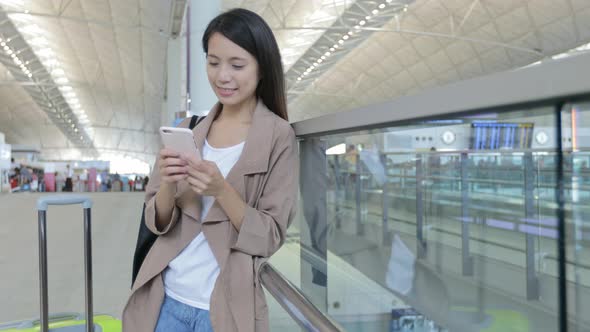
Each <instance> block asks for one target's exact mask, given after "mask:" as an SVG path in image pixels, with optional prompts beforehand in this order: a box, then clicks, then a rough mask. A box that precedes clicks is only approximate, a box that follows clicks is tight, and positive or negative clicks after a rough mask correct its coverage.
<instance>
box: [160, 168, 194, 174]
mask: <svg viewBox="0 0 590 332" xmlns="http://www.w3.org/2000/svg"><path fill="white" fill-rule="evenodd" d="M162 172H163V173H164V174H165V176H168V175H173V174H183V175H187V173H188V170H187V168H186V167H184V166H180V167H175V166H168V167H164V168H163V169H162Z"/></svg>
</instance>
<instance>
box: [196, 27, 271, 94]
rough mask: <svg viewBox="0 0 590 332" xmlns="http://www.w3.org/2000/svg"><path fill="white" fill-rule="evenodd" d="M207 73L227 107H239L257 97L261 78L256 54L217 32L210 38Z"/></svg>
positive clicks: (216, 92)
mask: <svg viewBox="0 0 590 332" xmlns="http://www.w3.org/2000/svg"><path fill="white" fill-rule="evenodd" d="M207 76H208V78H209V84H211V88H212V89H213V91H215V95H217V98H219V101H220V102H221V103H222V104H223V105H226V106H239V105H240V104H242V103H243V102H244V101H247V100H249V99H250V98H253V97H254V96H255V94H256V87H257V86H258V82H259V81H260V78H259V69H258V61H256V59H255V58H254V56H252V54H250V53H248V51H246V50H245V49H243V48H241V47H240V46H238V45H237V44H235V43H234V42H232V41H231V40H229V39H228V38H226V37H225V36H223V35H222V34H220V33H217V32H216V33H214V34H213V35H211V38H209V50H208V53H207Z"/></svg>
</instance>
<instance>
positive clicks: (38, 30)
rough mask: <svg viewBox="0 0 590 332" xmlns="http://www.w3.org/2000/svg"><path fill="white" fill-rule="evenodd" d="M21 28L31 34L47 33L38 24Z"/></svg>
mask: <svg viewBox="0 0 590 332" xmlns="http://www.w3.org/2000/svg"><path fill="white" fill-rule="evenodd" d="M19 30H20V31H21V32H24V33H27V34H30V35H43V34H44V33H45V31H43V30H41V28H39V26H38V25H36V24H31V25H27V26H26V27H23V28H20V29H19Z"/></svg>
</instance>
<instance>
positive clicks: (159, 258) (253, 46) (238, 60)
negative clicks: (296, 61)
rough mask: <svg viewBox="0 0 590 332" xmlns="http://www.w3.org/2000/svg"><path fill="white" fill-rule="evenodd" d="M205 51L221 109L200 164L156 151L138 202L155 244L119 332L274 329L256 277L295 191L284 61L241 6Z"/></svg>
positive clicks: (275, 244)
mask: <svg viewBox="0 0 590 332" xmlns="http://www.w3.org/2000/svg"><path fill="white" fill-rule="evenodd" d="M202 43H203V49H204V51H205V55H206V61H207V64H206V67H207V76H208V79H209V83H210V85H211V88H212V89H213V91H214V93H215V95H216V96H217V99H218V101H219V102H218V103H217V104H216V105H215V106H214V107H213V109H212V110H211V111H210V112H209V113H208V115H207V116H206V118H205V119H203V120H202V121H201V122H200V123H199V124H198V125H197V126H196V127H195V128H194V130H193V133H194V135H195V142H196V143H197V147H198V148H199V150H200V151H201V152H202V160H201V159H199V158H198V156H197V155H190V154H186V152H185V153H183V151H174V150H173V149H162V150H161V151H160V153H159V156H158V158H157V161H156V165H155V166H154V168H153V171H152V174H151V180H150V182H149V184H148V187H147V189H146V200H145V202H146V207H145V222H146V226H147V227H148V228H149V229H150V230H151V231H152V232H154V233H155V234H157V235H158V239H157V240H156V242H155V243H154V245H153V247H152V248H151V249H150V254H149V255H147V257H146V258H145V261H144V262H143V265H142V266H141V268H140V270H139V273H138V275H137V279H136V280H135V283H134V285H133V288H132V294H131V296H130V299H129V301H128V302H127V305H126V306H125V309H124V311H123V330H124V331H126V332H140V331H141V332H146V331H156V332H163V331H175V332H189V331H190V332H193V331H200V332H208V331H213V330H215V331H217V332H233V331H249V332H254V331H256V332H261V331H268V330H269V321H268V319H269V317H268V307H267V304H266V300H265V296H264V292H263V290H262V286H261V284H260V280H259V278H258V273H259V271H260V268H261V266H262V264H263V263H264V262H265V261H266V260H267V259H268V258H269V257H270V256H271V255H272V254H274V253H275V252H276V251H277V250H278V249H279V248H280V247H281V246H282V244H283V243H284V242H285V238H286V235H287V227H288V226H289V224H290V223H291V221H292V220H293V217H294V215H295V210H296V206H297V204H296V202H297V192H298V182H299V181H298V174H299V170H298V168H299V159H298V158H299V156H298V152H297V141H296V138H295V133H294V131H293V128H292V127H291V126H290V124H289V122H288V116H287V104H286V96H285V80H284V76H283V67H282V63H281V55H280V52H279V48H278V45H277V43H276V40H275V38H274V36H273V33H272V30H271V29H270V27H269V26H268V25H267V24H266V22H264V20H263V19H262V18H261V17H260V16H259V15H258V14H256V13H254V12H251V11H249V10H246V9H233V10H230V11H228V12H225V13H223V14H221V15H219V16H217V17H216V18H214V19H213V21H211V22H210V23H209V25H208V27H207V29H206V30H205V33H204V35H203V40H202ZM189 122H190V119H186V120H185V121H183V122H182V123H181V124H180V126H181V127H184V128H187V127H188V124H189ZM230 170H231V171H230ZM181 211H182V212H181ZM182 248H184V249H182Z"/></svg>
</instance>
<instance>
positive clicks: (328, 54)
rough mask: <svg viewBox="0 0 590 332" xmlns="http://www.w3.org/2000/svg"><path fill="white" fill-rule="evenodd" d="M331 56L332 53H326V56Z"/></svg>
mask: <svg viewBox="0 0 590 332" xmlns="http://www.w3.org/2000/svg"><path fill="white" fill-rule="evenodd" d="M330 54H332V53H330V52H326V53H324V55H325V56H330Z"/></svg>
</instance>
